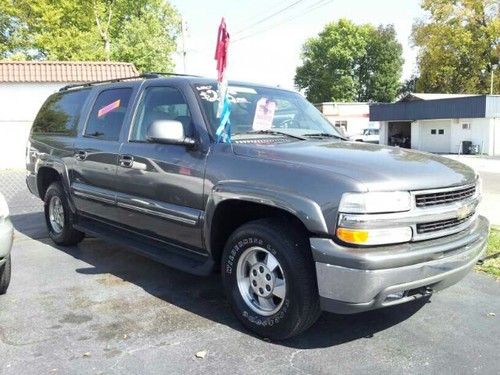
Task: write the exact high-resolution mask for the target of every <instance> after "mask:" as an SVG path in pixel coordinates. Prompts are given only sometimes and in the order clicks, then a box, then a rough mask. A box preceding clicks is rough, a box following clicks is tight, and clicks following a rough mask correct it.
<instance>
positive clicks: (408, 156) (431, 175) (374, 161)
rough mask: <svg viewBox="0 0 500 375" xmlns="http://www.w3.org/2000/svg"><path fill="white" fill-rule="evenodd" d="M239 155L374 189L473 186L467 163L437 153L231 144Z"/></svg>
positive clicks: (344, 145) (351, 145) (352, 145)
mask: <svg viewBox="0 0 500 375" xmlns="http://www.w3.org/2000/svg"><path fill="white" fill-rule="evenodd" d="M233 150H234V152H235V153H236V154H237V155H241V156H246V157H252V158H260V159H268V160H274V161H280V162H288V163H294V164H295V163H296V164H302V165H304V167H307V168H322V169H325V170H327V171H329V172H332V173H335V174H341V175H344V176H347V177H350V178H352V179H354V180H357V181H358V182H361V183H363V184H364V185H365V186H366V187H367V189H368V190H371V191H388V190H423V189H434V188H441V187H448V186H459V185H464V184H472V183H474V182H475V179H476V174H475V172H474V170H473V169H471V168H469V167H467V166H466V165H464V164H462V163H459V162H457V161H454V160H452V159H448V158H444V157H441V156H438V155H433V154H428V153H424V152H419V151H414V150H408V149H404V148H398V147H389V146H380V145H374V144H367V143H359V142H341V141H327V142H323V141H298V142H288V143H271V144H269V143H268V144H255V143H250V144H249V143H245V144H239V143H237V142H235V143H233Z"/></svg>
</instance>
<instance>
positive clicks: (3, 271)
mask: <svg viewBox="0 0 500 375" xmlns="http://www.w3.org/2000/svg"><path fill="white" fill-rule="evenodd" d="M11 267H12V265H11V260H10V254H9V255H8V256H7V261H6V262H5V263H4V264H3V265H2V266H0V295H1V294H5V293H7V289H8V288H9V284H10V273H11Z"/></svg>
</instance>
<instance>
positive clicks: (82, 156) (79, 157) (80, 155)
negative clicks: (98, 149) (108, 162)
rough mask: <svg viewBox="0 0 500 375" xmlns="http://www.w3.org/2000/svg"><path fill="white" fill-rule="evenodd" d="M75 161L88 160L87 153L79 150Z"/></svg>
mask: <svg viewBox="0 0 500 375" xmlns="http://www.w3.org/2000/svg"><path fill="white" fill-rule="evenodd" d="M75 159H76V160H80V161H83V160H85V159H87V151H84V150H78V151H77V152H75Z"/></svg>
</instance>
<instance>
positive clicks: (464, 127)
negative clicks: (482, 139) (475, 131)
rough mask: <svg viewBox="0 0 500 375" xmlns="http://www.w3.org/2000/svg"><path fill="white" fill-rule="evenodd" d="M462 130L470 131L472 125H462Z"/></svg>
mask: <svg viewBox="0 0 500 375" xmlns="http://www.w3.org/2000/svg"><path fill="white" fill-rule="evenodd" d="M462 129H463V130H470V123H468V122H466V123H463V124H462Z"/></svg>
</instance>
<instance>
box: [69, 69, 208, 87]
mask: <svg viewBox="0 0 500 375" xmlns="http://www.w3.org/2000/svg"><path fill="white" fill-rule="evenodd" d="M162 76H179V77H200V76H195V75H192V74H180V73H161V72H147V73H143V74H140V75H137V76H131V77H122V78H114V79H107V80H103V81H91V82H85V83H75V84H72V85H66V86H64V87H61V88H60V89H59V91H66V90H69V89H74V88H77V87H90V86H93V85H99V84H102V83H114V82H122V81H128V80H131V79H153V78H161V77H162Z"/></svg>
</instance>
